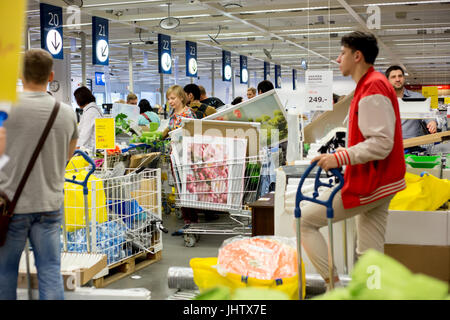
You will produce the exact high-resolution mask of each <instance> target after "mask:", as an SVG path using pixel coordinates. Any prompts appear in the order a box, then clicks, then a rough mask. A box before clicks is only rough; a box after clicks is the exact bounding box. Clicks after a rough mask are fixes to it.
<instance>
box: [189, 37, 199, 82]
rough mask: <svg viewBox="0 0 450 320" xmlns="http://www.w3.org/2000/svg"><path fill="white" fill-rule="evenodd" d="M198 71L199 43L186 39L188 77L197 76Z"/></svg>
mask: <svg viewBox="0 0 450 320" xmlns="http://www.w3.org/2000/svg"><path fill="white" fill-rule="evenodd" d="M197 71H198V66H197V43H195V42H192V41H186V77H196V76H197Z"/></svg>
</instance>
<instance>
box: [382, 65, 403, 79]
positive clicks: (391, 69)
mask: <svg viewBox="0 0 450 320" xmlns="http://www.w3.org/2000/svg"><path fill="white" fill-rule="evenodd" d="M394 70H401V71H402V74H403V75H405V71H404V70H403V68H402V67H400V66H390V67H389V68H387V70H386V72H385V73H384V75H385V76H386V78H388V79H389V75H390V74H391V71H394Z"/></svg>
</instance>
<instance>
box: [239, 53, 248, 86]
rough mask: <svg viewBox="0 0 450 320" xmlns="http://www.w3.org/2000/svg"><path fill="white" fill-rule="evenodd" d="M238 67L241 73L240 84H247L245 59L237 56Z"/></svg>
mask: <svg viewBox="0 0 450 320" xmlns="http://www.w3.org/2000/svg"><path fill="white" fill-rule="evenodd" d="M239 66H240V73H241V83H245V84H247V83H248V69H247V57H246V56H242V55H241V56H239Z"/></svg>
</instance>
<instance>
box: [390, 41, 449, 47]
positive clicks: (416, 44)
mask: <svg viewBox="0 0 450 320" xmlns="http://www.w3.org/2000/svg"><path fill="white" fill-rule="evenodd" d="M423 44H426V45H439V46H448V45H450V43H442V42H435V43H430V42H427V43H423V42H414V43H394V46H407V47H408V46H409V47H410V46H419V45H423Z"/></svg>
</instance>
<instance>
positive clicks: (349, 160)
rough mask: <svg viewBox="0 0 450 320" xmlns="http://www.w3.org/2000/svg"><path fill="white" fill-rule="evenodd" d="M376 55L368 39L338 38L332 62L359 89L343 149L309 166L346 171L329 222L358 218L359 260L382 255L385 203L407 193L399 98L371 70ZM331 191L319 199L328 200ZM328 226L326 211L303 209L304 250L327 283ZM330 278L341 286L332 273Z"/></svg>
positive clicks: (373, 40) (310, 205)
mask: <svg viewBox="0 0 450 320" xmlns="http://www.w3.org/2000/svg"><path fill="white" fill-rule="evenodd" d="M377 55H378V45H377V40H376V38H375V37H374V36H373V35H372V34H370V33H364V32H359V31H357V32H352V33H350V34H348V35H346V36H344V37H343V38H342V40H341V53H340V55H339V57H338V58H337V60H336V61H337V62H339V68H340V70H341V72H342V74H343V75H344V76H351V77H352V79H353V81H355V83H356V84H357V85H356V89H355V95H354V97H353V100H352V102H351V105H350V109H349V121H348V128H347V147H346V148H340V149H338V150H337V152H335V153H333V154H321V155H320V156H317V157H316V158H314V159H313V160H312V162H314V161H318V164H317V165H318V166H319V167H321V168H322V169H324V170H330V169H333V168H338V167H342V166H344V165H345V166H346V168H345V173H344V186H343V188H342V190H341V191H339V192H338V193H337V194H336V196H335V198H334V201H333V208H334V219H333V222H338V221H341V220H344V219H347V218H351V217H354V216H356V228H357V248H356V253H357V255H358V256H360V255H361V254H363V253H364V251H366V250H367V249H369V248H373V249H376V250H378V251H381V252H383V249H384V240H385V239H384V235H385V230H386V222H387V215H388V207H389V203H390V201H391V199H392V198H393V197H394V195H395V194H396V193H397V192H398V191H400V190H403V189H404V188H405V187H406V185H405V180H404V175H405V170H406V169H405V159H404V155H403V140H402V127H401V120H400V113H399V107H398V101H397V96H396V94H395V91H394V89H393V88H392V85H390V83H389V82H388V80H387V79H386V77H385V76H384V75H383V74H381V73H379V72H377V71H375V70H374V68H373V64H374V62H375V59H376V57H377ZM329 191H331V189H329V190H328V191H327V192H323V193H322V194H321V196H320V197H319V198H320V199H322V200H324V199H328V197H329V194H330V192H329ZM326 225H327V217H326V210H325V207H324V206H320V205H317V204H313V203H308V205H307V206H306V207H304V208H302V229H301V230H302V244H303V247H304V249H305V251H306V253H307V254H308V257H309V258H310V260H311V262H312V264H313V265H314V266H315V268H316V269H317V270H318V272H319V273H320V274H321V275H322V277H323V278H324V279H325V281H326V282H327V283H329V279H328V278H329V276H328V251H327V244H326V242H325V239H324V237H323V236H322V235H321V233H320V232H319V229H320V228H321V227H324V226H326ZM334 277H335V278H334V281H335V285H336V286H340V284H339V278H338V276H337V272H336V269H335V270H334Z"/></svg>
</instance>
